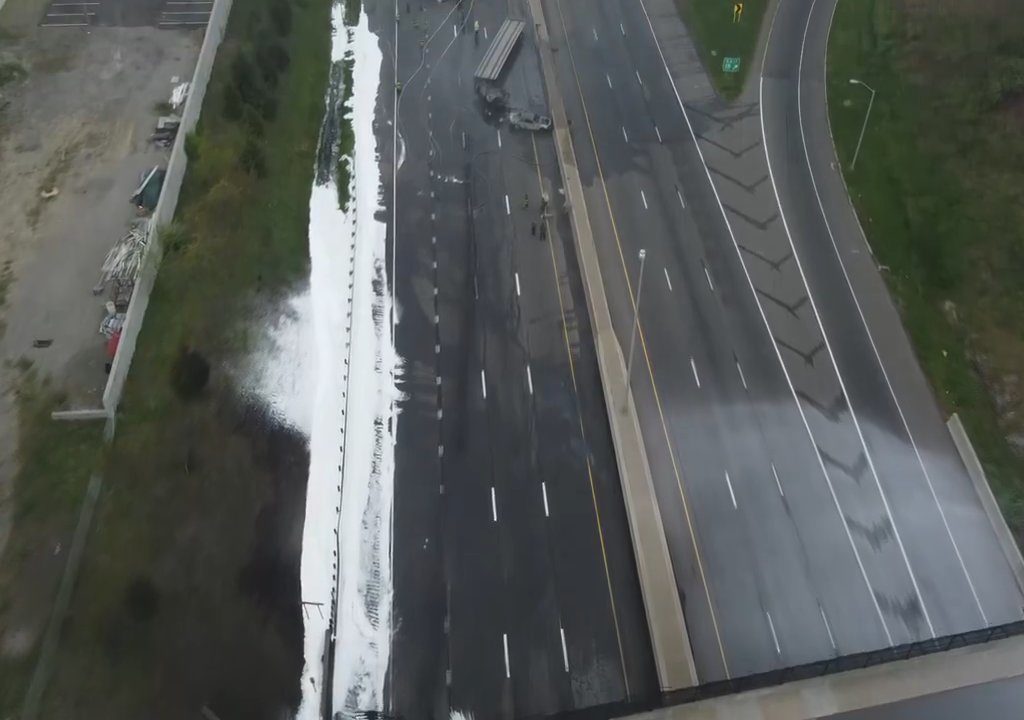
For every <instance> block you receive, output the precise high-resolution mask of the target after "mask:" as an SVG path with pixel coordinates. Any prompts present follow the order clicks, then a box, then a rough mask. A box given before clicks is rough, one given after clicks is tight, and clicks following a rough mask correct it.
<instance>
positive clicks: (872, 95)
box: [850, 78, 875, 172]
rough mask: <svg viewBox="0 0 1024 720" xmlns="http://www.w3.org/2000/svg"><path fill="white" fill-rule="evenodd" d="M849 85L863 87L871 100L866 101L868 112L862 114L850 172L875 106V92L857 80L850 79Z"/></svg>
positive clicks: (855, 164) (854, 166)
mask: <svg viewBox="0 0 1024 720" xmlns="http://www.w3.org/2000/svg"><path fill="white" fill-rule="evenodd" d="M850 84H851V85H863V86H864V87H866V88H867V89H868V92H870V93H871V99H870V100H868V111H867V112H866V113H864V124H863V125H861V128H860V137H859V138H857V149H856V150H854V151H853V162H852V163H850V171H851V172H852V171H853V170H854V169H855V168H856V167H857V156H858V155H860V144H861V143H862V142H864V131H865V130H867V129H868V118H869V117H871V106H872V105H874V104H875V90H874V88H872V87H871V86H870V85H868V84H867V83H866V82H864V81H863V80H858V79H857V78H850Z"/></svg>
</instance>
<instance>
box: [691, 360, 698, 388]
mask: <svg viewBox="0 0 1024 720" xmlns="http://www.w3.org/2000/svg"><path fill="white" fill-rule="evenodd" d="M690 369H691V370H693V380H694V382H696V383H697V387H700V378H699V377H697V363H695V362H694V361H693V358H690Z"/></svg>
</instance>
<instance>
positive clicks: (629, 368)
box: [623, 250, 647, 408]
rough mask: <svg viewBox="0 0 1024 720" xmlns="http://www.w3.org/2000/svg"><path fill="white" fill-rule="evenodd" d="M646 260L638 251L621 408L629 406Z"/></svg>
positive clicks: (644, 252)
mask: <svg viewBox="0 0 1024 720" xmlns="http://www.w3.org/2000/svg"><path fill="white" fill-rule="evenodd" d="M646 258H647V251H646V250H641V251H640V277H639V279H638V280H637V281H636V302H635V303H633V332H632V333H631V334H630V338H629V360H627V361H626V397H625V398H623V407H624V408H625V407H628V406H629V388H630V386H631V385H632V384H633V353H634V351H635V350H636V331H637V328H638V327H639V325H640V292H641V291H642V290H643V289H644V260H645V259H646Z"/></svg>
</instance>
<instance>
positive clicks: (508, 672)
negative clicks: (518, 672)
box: [501, 633, 512, 679]
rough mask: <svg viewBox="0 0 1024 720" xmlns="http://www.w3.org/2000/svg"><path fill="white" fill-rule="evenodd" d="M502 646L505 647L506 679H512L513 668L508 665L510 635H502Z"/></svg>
mask: <svg viewBox="0 0 1024 720" xmlns="http://www.w3.org/2000/svg"><path fill="white" fill-rule="evenodd" d="M501 644H502V645H504V646H505V678H506V679H508V678H510V677H512V668H510V667H509V664H508V633H502V634H501Z"/></svg>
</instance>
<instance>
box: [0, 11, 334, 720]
mask: <svg viewBox="0 0 1024 720" xmlns="http://www.w3.org/2000/svg"><path fill="white" fill-rule="evenodd" d="M273 2H275V0H235V3H234V7H233V9H232V12H231V18H230V22H229V26H228V31H227V35H226V37H225V40H224V43H223V45H222V47H221V49H220V52H219V53H218V57H217V61H216V64H215V66H214V70H213V75H212V77H211V80H210V85H209V88H208V90H207V94H206V98H205V101H204V107H203V114H202V120H201V122H200V126H199V128H198V129H197V131H196V133H195V140H193V141H192V142H190V162H189V168H188V172H187V174H186V178H185V184H184V187H183V188H182V193H181V199H180V202H179V205H178V211H177V215H176V222H175V224H174V226H173V229H172V230H170V231H169V232H167V233H166V234H165V240H166V241H167V244H166V246H165V257H164V261H163V265H162V267H161V270H160V275H159V277H158V279H157V283H156V287H155V289H154V291H153V294H152V296H151V300H150V304H149V309H148V312H147V316H146V320H145V324H144V326H143V329H142V333H141V335H140V338H139V342H138V347H137V350H136V353H135V357H134V361H133V364H132V368H131V373H130V375H129V378H128V382H127V386H126V390H125V395H124V398H123V401H122V405H121V412H120V414H119V421H118V429H117V436H116V438H115V440H114V443H113V445H112V446H111V447H110V448H109V451H108V453H107V457H106V458H104V462H103V465H102V467H103V473H104V486H103V491H102V494H101V497H100V500H99V504H98V507H97V513H96V519H95V522H94V525H93V532H92V534H91V536H90V537H89V540H88V544H87V547H86V554H85V558H84V560H83V564H82V569H81V573H80V576H79V582H78V586H77V588H76V590H75V593H74V596H73V598H72V602H71V608H70V611H69V615H68V620H67V622H66V624H65V627H64V630H63V634H62V639H61V645H60V650H59V652H58V654H57V660H56V665H55V669H54V673H53V679H52V681H51V684H50V687H49V690H48V692H47V694H46V696H45V698H44V707H43V710H42V713H41V716H42V717H78V718H110V717H118V718H121V717H151V718H178V717H192V716H198V712H199V708H200V707H201V706H202V705H203V704H209V705H210V707H211V708H212V709H213V710H214V711H215V712H217V713H218V714H220V716H221V717H224V718H227V717H246V718H254V719H258V718H263V717H271V716H275V713H277V712H278V710H279V708H280V704H281V703H286V704H287V703H294V702H296V701H297V692H298V680H299V678H298V672H299V669H300V664H297V663H301V647H298V648H297V647H296V646H295V644H294V642H292V639H293V636H294V633H293V632H292V631H293V630H294V622H293V621H298V620H299V614H298V608H297V606H295V607H292V606H291V605H288V606H287V607H285V608H283V609H282V607H280V606H279V605H280V604H275V603H276V602H277V598H275V597H274V596H273V591H274V590H275V588H276V585H277V583H272V582H271V583H267V582H266V578H265V577H264V576H257V577H255V579H254V580H253V582H249V583H247V580H246V578H247V573H248V572H249V570H250V569H252V568H251V563H252V562H253V559H254V547H256V546H258V545H259V543H260V542H261V541H262V540H263V539H264V538H265V537H267V536H268V535H271V534H272V533H273V532H277V529H275V527H274V526H273V524H272V521H273V518H274V512H276V507H277V505H280V504H281V502H282V498H293V497H294V496H295V495H296V494H298V491H301V486H298V488H297V490H289V489H288V488H282V487H281V483H282V482H283V481H284V479H287V480H289V481H295V480H296V479H295V477H293V476H295V475H301V472H300V471H301V468H299V467H298V464H300V463H299V461H298V460H296V459H295V450H294V447H293V444H294V443H292V444H289V443H290V442H291V441H290V440H289V439H288V438H287V437H282V436H281V435H280V434H272V433H271V431H269V430H267V429H266V428H265V427H264V426H263V425H261V424H260V423H259V422H257V421H256V418H255V417H254V416H253V414H252V412H251V409H250V408H249V407H247V406H246V405H245V404H244V402H243V401H242V400H241V399H239V398H238V397H237V395H236V391H235V389H234V384H233V382H232V380H231V377H230V375H229V372H228V370H229V368H231V367H232V366H233V365H234V364H236V363H237V362H238V360H239V359H240V358H241V357H242V356H243V355H244V353H245V352H246V350H247V349H249V348H250V347H251V345H252V342H253V334H254V332H259V329H257V330H252V329H251V327H252V318H253V317H254V316H255V317H259V313H261V312H263V311H266V310H268V309H269V310H271V311H273V309H274V308H275V307H276V306H277V305H276V303H277V302H278V301H279V300H280V299H281V298H283V297H284V296H285V295H286V294H287V293H288V292H289V290H290V289H291V288H292V287H294V286H295V284H296V283H301V282H303V281H304V279H305V278H306V277H307V273H308V258H309V255H308V243H307V228H308V212H309V189H310V186H311V183H312V176H313V163H314V158H315V152H316V143H317V137H318V128H319V124H320V121H321V118H322V115H323V92H324V89H325V87H326V82H327V74H328V69H329V65H330V32H329V28H330V22H329V17H330V7H331V3H330V1H329V0H296V2H294V3H292V4H291V7H292V22H291V31H290V33H289V34H288V35H287V37H284V38H278V39H277V42H280V43H281V45H282V46H283V47H284V48H285V50H286V51H287V53H288V56H289V58H290V62H289V63H288V67H287V69H285V70H284V71H282V72H281V73H280V75H279V77H277V79H276V82H273V83H271V82H268V83H267V93H268V94H270V95H272V96H273V97H275V98H276V101H277V112H276V115H274V117H273V118H272V119H271V118H268V119H264V121H263V123H262V132H263V134H262V137H261V138H259V142H258V144H259V146H260V148H261V152H262V155H263V157H264V163H265V168H264V172H263V173H262V174H260V173H255V172H252V171H251V170H250V171H247V170H246V168H244V167H243V166H242V164H241V162H240V160H239V155H240V153H241V151H242V149H243V148H244V147H245V145H246V142H247V139H249V138H250V137H251V135H252V133H253V132H255V131H254V129H253V125H252V124H251V122H248V121H245V120H242V119H240V118H239V119H236V120H230V119H228V118H227V117H226V116H225V113H224V108H223V104H224V97H225V92H224V88H225V87H226V86H227V85H228V84H229V83H232V82H234V80H233V76H232V63H233V61H234V58H235V57H236V56H237V55H238V54H239V53H241V52H243V51H251V50H253V49H254V48H256V47H258V46H259V45H260V43H265V42H267V38H268V37H275V35H274V32H275V31H274V30H273V29H272V28H271V26H270V24H269V21H268V8H269V6H270V5H271V4H272V3H273ZM184 347H189V348H194V349H195V350H197V351H199V352H200V353H201V354H202V355H203V356H204V357H205V358H207V359H208V360H209V362H210V366H211V368H212V370H211V377H210V381H209V384H208V386H207V387H206V388H205V390H204V391H203V393H202V394H201V396H200V397H199V398H197V399H193V400H184V399H182V398H181V397H180V396H179V395H178V394H177V393H176V392H175V391H174V389H173V388H172V385H171V381H170V379H171V374H172V367H173V366H174V364H175V361H176V359H177V358H178V357H179V355H180V353H181V350H182V348H184ZM79 428H82V429H81V430H79ZM85 428H86V426H78V425H69V424H59V425H58V424H54V423H52V422H51V421H49V419H48V417H46V414H45V413H42V412H40V413H32V414H29V415H26V416H24V417H23V421H22V426H21V431H22V433H23V437H24V438H26V440H25V441H23V445H22V447H23V453H24V457H23V464H22V467H21V470H20V472H19V476H18V483H19V487H22V486H27V485H29V484H32V485H33V486H35V485H36V484H38V485H39V486H40V487H41V488H51V487H52V488H62V487H64V486H65V485H67V484H68V483H73V484H74V488H75V489H76V492H81V487H79V486H80V485H81V476H82V468H86V467H89V466H90V465H91V464H92V463H93V462H94V461H95V460H96V459H97V458H98V457H99V453H101V452H103V451H102V450H101V449H100V447H101V446H99V445H98V443H96V444H93V443H88V444H87V445H88V449H91V451H92V452H93V453H94V454H93V455H90V456H89V457H88V458H81V459H79V460H78V461H76V462H75V463H73V464H72V465H71V466H69V465H67V464H65V463H64V462H63V461H60V462H58V461H59V459H60V458H65V457H70V456H72V455H73V454H74V453H76V452H79V451H81V452H82V453H85V449H83V448H82V440H81V439H80V438H78V437H77V436H76V435H74V434H72V433H78V432H94V431H95V429H91V430H87V429H85ZM297 463H298V464H297ZM300 480H301V482H304V476H303V477H301V478H300ZM56 492H57V491H56V490H53V491H52V492H49V494H48V495H47V496H44V497H42V498H40V499H39V501H38V505H39V507H40V508H41V512H42V511H45V512H46V513H50V512H53V513H58V514H59V512H63V505H61V504H59V503H58V502H57V501H58V499H59V496H56ZM33 497H34V496H33V495H32V494H28V495H26V496H25V497H24V498H23V499H19V503H20V502H23V501H24V502H33V499H32V498H33ZM68 503H69V504H70V505H71V506H74V499H73V498H69V499H68ZM266 511H270V512H269V513H268V512H266ZM268 523H270V525H269V526H268ZM39 526H40V527H45V523H42V522H40V523H39ZM17 532H18V533H19V536H20V535H21V532H22V531H21V530H17ZM25 537H31V535H29V534H26V535H25ZM286 539H287V538H286ZM280 545H281V546H282V547H283V546H286V545H288V543H287V542H285V540H282V541H281V543H280ZM11 557H12V555H11V554H10V553H8V554H6V555H5V556H4V558H3V559H2V561H3V563H4V565H3V566H2V567H0V570H3V569H4V568H6V567H7V565H8V562H9V559H10V558H11ZM291 560H293V561H294V560H296V557H294V556H292V557H291ZM282 562H285V561H284V560H282ZM293 564H294V563H293ZM255 569H256V570H257V571H264V570H265V571H267V572H269V573H271V574H272V573H273V572H276V567H273V566H272V567H270V568H269V570H268V569H267V568H264V567H257V568H255ZM282 572H285V574H287V571H282ZM272 576H273V575H272ZM2 577H4V575H3V574H0V578H2ZM286 579H287V578H286ZM261 580H262V581H264V582H263V586H261V585H259V583H260V581H261ZM137 583H143V584H145V583H151V584H152V586H153V587H155V588H156V591H157V596H158V602H157V606H156V607H157V609H156V611H155V614H153V615H147V614H145V613H140V612H139V611H138V610H137V608H136V609H134V610H133V602H132V599H131V594H130V593H129V592H128V589H129V588H130V587H131V586H132V585H133V584H137ZM253 583H255V584H256V587H255V589H254V588H253ZM293 585H294V583H291V585H289V587H291V586H293ZM264 586H269V588H267V587H264ZM15 589H16V590H17V591H18V593H19V594H20V593H24V592H26V591H27V590H26V588H25V587H24V586H22V585H18V586H17V587H16V588H15ZM268 593H269V595H268ZM40 594H41V595H42V596H44V597H45V599H46V602H50V601H51V598H52V592H51V593H50V595H49V596H46V594H45V593H44V592H42V591H40ZM3 622H4V608H3V607H2V606H0V628H2V627H3ZM300 642H301V641H300ZM296 651H298V653H300V656H299V657H298V658H296ZM7 670H8V668H6V667H5V666H4V664H3V663H2V661H0V678H5V677H8V675H6V673H7ZM15 670H16V673H15V676H16V678H17V679H16V680H12V681H11V682H10V685H11V686H12V687H14V686H20V685H21V684H22V683H23V680H24V676H23V675H22V674H21V673H22V671H21V669H20V668H18V669H15ZM0 682H6V681H0ZM0 687H3V685H0ZM19 694H20V688H17V687H15V690H14V691H12V693H11V694H9V696H8V697H3V696H0V698H2V699H3V702H2V703H0V716H2V717H6V716H8V715H13V711H14V710H15V709H16V707H15V706H12V705H11V702H12V698H14V696H15V695H19Z"/></svg>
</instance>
